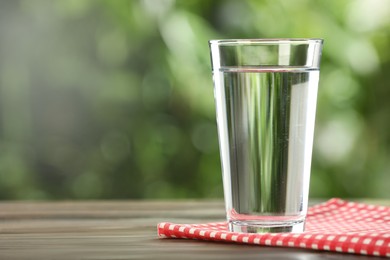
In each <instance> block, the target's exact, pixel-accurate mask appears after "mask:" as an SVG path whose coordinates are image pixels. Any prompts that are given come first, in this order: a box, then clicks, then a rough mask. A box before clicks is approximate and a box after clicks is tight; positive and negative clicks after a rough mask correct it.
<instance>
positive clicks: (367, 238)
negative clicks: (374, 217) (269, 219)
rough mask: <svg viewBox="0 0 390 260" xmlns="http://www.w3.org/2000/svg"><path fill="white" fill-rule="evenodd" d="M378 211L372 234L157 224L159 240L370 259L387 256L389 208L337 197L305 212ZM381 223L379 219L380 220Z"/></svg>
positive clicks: (217, 224)
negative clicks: (253, 231) (243, 230)
mask: <svg viewBox="0 0 390 260" xmlns="http://www.w3.org/2000/svg"><path fill="white" fill-rule="evenodd" d="M337 210H341V211H344V212H345V213H349V211H353V212H354V211H356V210H361V211H367V210H371V211H372V212H377V211H378V212H380V213H381V214H382V215H383V216H384V217H383V218H384V224H383V225H382V226H381V227H382V228H383V226H384V227H385V229H383V230H382V229H381V230H379V231H376V232H374V233H370V232H357V233H354V232H348V233H344V234H343V233H341V234H338V233H332V232H330V233H323V232H322V233H321V232H320V233H318V232H317V233H315V232H314V233H313V232H304V233H301V234H294V233H262V234H247V233H235V232H230V231H228V230H227V223H226V222H214V223H205V224H174V223H169V222H162V223H159V224H158V225H157V234H158V237H159V238H184V239H199V240H211V241H221V242H233V243H247V244H255V245H256V244H257V245H265V246H282V247H295V248H305V249H314V250H323V251H334V252H341V253H352V254H362V255H373V256H385V257H390V225H389V223H390V221H389V218H390V217H389V216H390V208H389V207H385V206H377V205H368V204H364V203H359V202H349V201H345V200H342V199H339V198H333V199H330V200H328V201H326V202H324V203H321V204H318V205H315V206H312V207H310V208H309V210H308V217H311V218H314V217H316V216H320V215H321V214H328V211H337ZM379 220H381V221H382V219H379Z"/></svg>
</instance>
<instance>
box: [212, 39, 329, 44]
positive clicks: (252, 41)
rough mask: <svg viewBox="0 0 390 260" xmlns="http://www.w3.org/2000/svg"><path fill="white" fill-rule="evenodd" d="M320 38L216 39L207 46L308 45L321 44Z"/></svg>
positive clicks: (322, 40)
mask: <svg viewBox="0 0 390 260" xmlns="http://www.w3.org/2000/svg"><path fill="white" fill-rule="evenodd" d="M323 42H324V39H321V38H258V39H256V38H253V39H217V40H209V44H213V45H240V44H247V45H251V44H266V45H268V44H280V43H291V44H309V43H321V44H322V43H323Z"/></svg>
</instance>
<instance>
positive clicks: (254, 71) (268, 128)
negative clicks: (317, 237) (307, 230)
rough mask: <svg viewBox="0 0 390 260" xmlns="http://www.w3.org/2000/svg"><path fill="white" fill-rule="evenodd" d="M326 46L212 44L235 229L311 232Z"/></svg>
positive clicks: (314, 42)
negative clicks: (311, 190)
mask: <svg viewBox="0 0 390 260" xmlns="http://www.w3.org/2000/svg"><path fill="white" fill-rule="evenodd" d="M322 43H323V41H322V40H321V39H242V40H237V39H234V40H233V39H232V40H211V41H209V45H210V51H211V63H212V71H213V80H214V96H215V103H216V117H217V124H218V137H219V148H220V155H221V163H222V172H223V185H224V197H225V205H226V213H227V220H228V224H229V229H230V231H234V232H248V233H262V232H297V233H299V232H303V230H304V225H305V218H306V212H307V204H308V192H309V180H310V165H311V156H312V147H313V134H314V122H315V112H316V102H317V89H318V80H319V66H320V58H321V50H322Z"/></svg>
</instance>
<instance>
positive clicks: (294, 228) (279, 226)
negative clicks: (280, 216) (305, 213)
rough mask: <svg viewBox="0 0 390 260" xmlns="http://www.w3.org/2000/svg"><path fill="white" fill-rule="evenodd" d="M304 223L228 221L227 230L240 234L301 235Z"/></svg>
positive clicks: (301, 221) (302, 221)
mask: <svg viewBox="0 0 390 260" xmlns="http://www.w3.org/2000/svg"><path fill="white" fill-rule="evenodd" d="M304 229H305V221H304V220H300V221H293V222H261V223H260V222H258V221H237V220H234V221H230V222H229V230H230V231H231V232H241V233H302V232H303V231H304Z"/></svg>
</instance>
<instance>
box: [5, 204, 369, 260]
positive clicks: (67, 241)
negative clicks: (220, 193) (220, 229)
mask: <svg viewBox="0 0 390 260" xmlns="http://www.w3.org/2000/svg"><path fill="white" fill-rule="evenodd" d="M224 214H225V213H224V207H223V202H221V201H187V200H186V201H171V202H169V201H120V202H118V201H101V202H1V203H0V259H41V260H42V259H302V260H307V259H368V258H370V257H366V256H355V255H349V254H338V253H329V252H320V251H311V250H304V249H292V248H278V247H263V246H254V245H237V244H228V243H216V242H203V241H194V240H179V239H158V238H157V235H156V224H157V223H158V222H162V221H170V222H177V223H195V222H198V223H201V222H208V221H221V220H223V218H224Z"/></svg>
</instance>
